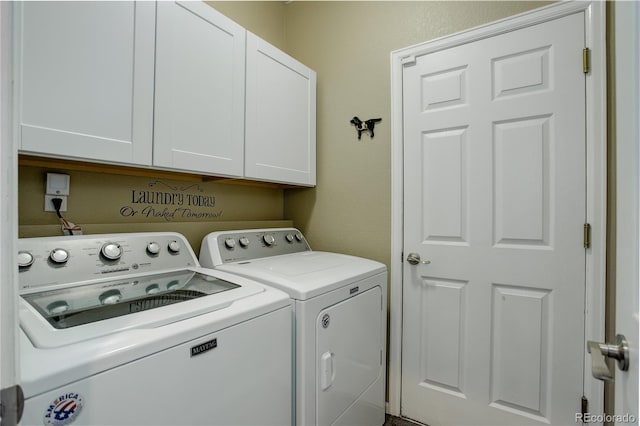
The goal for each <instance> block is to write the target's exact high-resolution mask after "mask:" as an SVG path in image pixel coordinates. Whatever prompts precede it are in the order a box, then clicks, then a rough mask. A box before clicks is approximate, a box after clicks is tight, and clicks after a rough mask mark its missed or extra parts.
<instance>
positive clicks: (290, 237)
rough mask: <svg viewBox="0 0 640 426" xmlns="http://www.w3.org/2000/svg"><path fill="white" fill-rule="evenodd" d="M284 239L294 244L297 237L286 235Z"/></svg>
mask: <svg viewBox="0 0 640 426" xmlns="http://www.w3.org/2000/svg"><path fill="white" fill-rule="evenodd" d="M284 238H285V239H286V240H287V242H288V243H292V242H293V240H295V237H294V236H293V234H287V235H285V237H284Z"/></svg>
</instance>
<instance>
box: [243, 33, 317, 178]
mask: <svg viewBox="0 0 640 426" xmlns="http://www.w3.org/2000/svg"><path fill="white" fill-rule="evenodd" d="M246 86H247V93H246V102H247V105H246V120H247V122H246V136H245V177H247V178H249V179H258V180H267V181H273V182H282V183H291V184H297V185H306V186H313V185H315V184H316V73H315V72H314V71H313V70H311V69H309V68H308V67H306V66H305V65H303V64H301V63H300V62H298V61H296V60H295V59H293V58H291V57H290V56H288V55H287V54H285V53H284V52H282V51H280V50H278V49H277V48H276V47H274V46H272V45H270V44H269V43H267V42H265V41H264V40H262V39H260V38H258V37H257V36H255V35H254V34H251V33H249V32H248V33H247V85H246Z"/></svg>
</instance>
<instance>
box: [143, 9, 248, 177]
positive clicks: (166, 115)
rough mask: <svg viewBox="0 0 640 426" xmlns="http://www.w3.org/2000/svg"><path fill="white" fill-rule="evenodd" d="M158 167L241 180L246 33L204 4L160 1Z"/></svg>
mask: <svg viewBox="0 0 640 426" xmlns="http://www.w3.org/2000/svg"><path fill="white" fill-rule="evenodd" d="M157 8H158V10H157V13H158V16H157V39H156V88H155V121H154V147H153V163H154V165H157V166H162V167H168V168H173V169H180V170H187V171H193V172H202V173H213V174H217V175H226V176H242V175H243V166H244V156H243V154H244V107H245V104H244V102H245V49H246V45H245V34H246V30H245V29H244V28H242V27H241V26H239V25H238V24H236V23H234V22H233V21H231V20H230V19H228V18H226V17H225V16H224V15H222V14H220V13H219V12H217V11H216V10H214V9H212V8H211V7H209V6H208V5H206V4H205V3H202V2H158V3H157Z"/></svg>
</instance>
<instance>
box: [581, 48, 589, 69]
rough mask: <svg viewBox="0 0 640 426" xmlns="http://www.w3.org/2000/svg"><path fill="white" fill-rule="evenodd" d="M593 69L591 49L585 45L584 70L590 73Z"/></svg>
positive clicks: (583, 52) (583, 51) (583, 54)
mask: <svg viewBox="0 0 640 426" xmlns="http://www.w3.org/2000/svg"><path fill="white" fill-rule="evenodd" d="M589 71H591V49H589V48H588V47H585V48H584V49H582V72H584V73H585V74H589Z"/></svg>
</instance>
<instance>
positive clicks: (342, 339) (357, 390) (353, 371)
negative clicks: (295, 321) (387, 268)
mask: <svg viewBox="0 0 640 426" xmlns="http://www.w3.org/2000/svg"><path fill="white" fill-rule="evenodd" d="M382 319H383V318H382V293H381V290H380V287H374V288H372V289H369V290H367V291H365V292H364V293H362V294H360V295H358V296H354V297H352V298H350V299H347V300H344V301H342V302H340V303H337V304H335V305H333V306H330V307H328V308H326V309H324V310H322V311H321V312H320V314H319V315H318V318H317V320H316V349H317V352H316V365H317V369H316V384H317V391H316V403H317V406H316V416H317V424H318V425H333V424H335V423H339V419H340V418H344V417H348V418H351V419H353V418H354V416H353V415H352V414H356V413H347V411H353V410H356V411H360V410H363V409H365V410H366V406H369V405H370V404H369V403H367V401H362V400H360V399H361V396H362V395H363V394H364V393H365V391H366V390H367V389H368V388H369V387H370V386H371V385H372V384H373V383H374V382H375V381H376V379H377V378H378V377H379V375H380V374H382V371H383V370H382V365H381V364H382V350H383V348H382V334H381V333H382V329H381V326H382ZM356 401H357V402H358V403H356V404H354V402H356ZM358 417H360V416H359V415H355V418H358Z"/></svg>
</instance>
